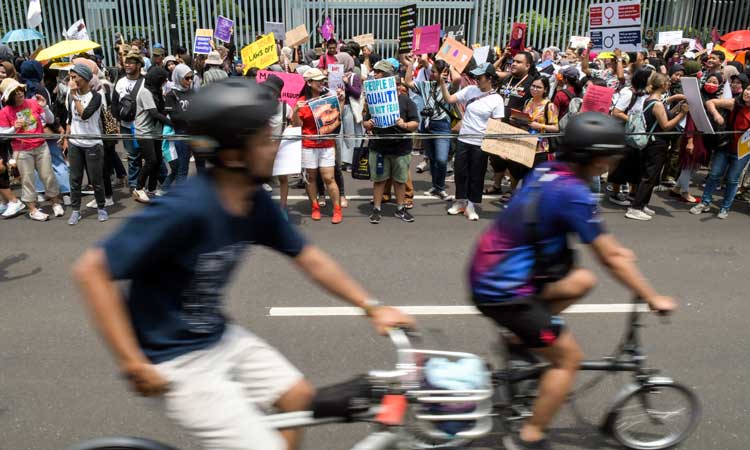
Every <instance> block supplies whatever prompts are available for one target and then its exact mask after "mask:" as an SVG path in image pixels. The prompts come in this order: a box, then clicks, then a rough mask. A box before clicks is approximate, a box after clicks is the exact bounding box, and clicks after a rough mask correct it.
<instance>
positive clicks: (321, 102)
mask: <svg viewBox="0 0 750 450" xmlns="http://www.w3.org/2000/svg"><path fill="white" fill-rule="evenodd" d="M307 105H308V106H309V107H310V110H311V111H312V114H313V118H314V119H315V126H316V127H318V134H333V133H335V132H336V131H337V130H338V129H339V126H341V111H340V110H339V99H338V97H336V96H335V95H327V96H325V97H319V98H316V99H315V100H310V101H309V102H307Z"/></svg>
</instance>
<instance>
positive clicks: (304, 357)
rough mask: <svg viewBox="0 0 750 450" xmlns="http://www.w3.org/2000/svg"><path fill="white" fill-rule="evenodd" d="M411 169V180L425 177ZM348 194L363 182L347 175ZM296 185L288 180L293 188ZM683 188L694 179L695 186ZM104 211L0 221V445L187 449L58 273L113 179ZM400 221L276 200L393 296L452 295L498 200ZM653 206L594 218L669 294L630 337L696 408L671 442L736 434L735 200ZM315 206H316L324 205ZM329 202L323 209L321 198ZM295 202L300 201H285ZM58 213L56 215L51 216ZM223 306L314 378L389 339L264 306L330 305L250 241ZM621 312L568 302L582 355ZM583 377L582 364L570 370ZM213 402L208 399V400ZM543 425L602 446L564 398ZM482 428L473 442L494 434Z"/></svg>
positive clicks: (448, 328)
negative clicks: (641, 215) (140, 441)
mask: <svg viewBox="0 0 750 450" xmlns="http://www.w3.org/2000/svg"><path fill="white" fill-rule="evenodd" d="M425 180H426V177H424V176H418V177H417V188H418V191H422V190H424V189H426V188H427V187H428V185H427V183H426V181H425ZM347 183H348V186H347V187H348V192H349V193H350V194H355V193H356V194H364V195H367V194H368V192H369V189H368V185H367V183H363V182H356V183H354V182H351V181H350V178H347ZM292 193H293V194H294V195H301V194H302V191H297V190H295V191H293V192H292ZM696 193H697V192H696ZM119 197H120V198H119V199H118V201H117V205H116V206H115V207H114V208H112V209H111V210H110V216H111V219H110V221H109V222H107V223H105V224H100V223H98V222H96V215H95V214H93V215H91V214H89V215H87V216H85V217H84V219H83V220H82V222H81V223H80V224H79V225H78V226H76V227H70V226H68V225H67V224H66V220H63V219H54V220H51V221H49V222H47V223H37V222H33V221H31V220H29V219H27V218H25V217H19V218H16V219H12V220H6V221H3V222H0V242H2V247H0V308H2V313H0V449H2V450H24V449H34V450H37V449H39V450H46V449H50V450H51V449H64V448H67V447H68V446H70V445H72V444H73V443H76V442H78V441H81V440H83V439H87V438H91V437H98V436H106V435H134V436H145V437H151V438H155V439H158V440H162V441H164V442H167V443H170V444H172V445H175V446H177V447H179V448H181V449H197V448H198V447H197V446H196V445H195V444H194V443H191V442H190V440H189V439H188V438H187V437H186V436H184V435H183V434H182V433H181V432H180V431H179V430H177V429H176V428H175V427H174V426H172V425H171V424H170V423H169V422H168V421H167V420H165V419H164V418H162V417H161V416H160V415H159V414H158V413H157V411H156V409H155V408H154V405H153V404H152V403H151V402H150V401H149V400H145V399H142V398H137V397H134V396H133V395H131V394H130V393H129V392H128V390H127V387H126V385H125V384H124V383H123V382H122V381H121V380H120V379H119V378H118V377H117V374H116V372H115V368H114V365H113V364H112V360H111V358H110V356H109V355H108V353H107V351H106V350H105V349H104V347H103V346H102V344H101V342H100V341H99V339H98V337H97V335H96V332H95V331H94V330H93V329H92V328H91V326H90V324H89V321H88V318H87V316H86V314H85V312H84V310H83V308H82V305H81V303H80V300H79V296H78V294H77V293H76V291H75V289H74V287H73V285H72V283H71V281H70V277H69V268H70V266H71V263H72V262H73V261H74V260H75V258H76V257H77V256H78V255H79V254H80V253H81V252H82V251H83V250H84V249H85V248H86V247H87V246H89V245H91V244H92V243H94V242H96V241H97V240H98V239H100V238H102V237H104V236H105V235H106V234H107V233H109V232H111V231H112V230H114V229H115V228H116V227H117V226H119V225H121V224H122V223H123V221H124V219H125V218H127V217H128V216H129V215H130V214H132V213H133V212H134V211H136V210H137V209H138V208H140V206H138V205H136V204H134V203H133V202H132V201H131V200H130V199H129V198H127V197H126V196H125V193H124V192H122V193H120V194H119ZM416 203H417V205H416V207H415V208H414V210H413V213H414V216H415V217H416V222H415V223H412V224H407V223H402V222H400V221H398V220H397V219H395V218H393V217H391V216H390V215H389V214H390V213H392V211H391V210H389V209H388V207H386V209H385V217H384V220H383V222H382V223H381V224H379V225H377V226H375V225H370V224H369V223H368V222H367V213H368V212H369V205H368V204H367V201H366V200H361V201H354V202H352V206H351V207H350V208H349V209H348V210H347V211H346V216H345V221H344V223H343V224H342V225H339V226H334V225H331V224H330V223H329V220H326V217H325V215H326V210H325V209H324V220H323V221H321V222H318V223H314V222H311V221H310V220H309V219H308V218H307V217H305V216H304V213H306V212H307V211H309V209H308V207H307V206H306V202H304V201H292V202H291V204H292V209H293V212H292V216H291V220H293V221H294V222H296V223H298V224H299V226H300V228H301V229H302V231H303V232H304V233H305V234H306V235H307V236H308V237H309V238H310V240H311V241H312V242H314V243H316V244H318V245H319V246H321V247H322V248H324V249H325V250H327V251H328V252H330V253H331V254H332V255H334V257H335V258H336V259H337V260H338V261H339V262H341V263H342V264H343V265H344V267H346V268H347V269H348V270H350V271H351V272H352V273H353V274H354V275H355V276H356V277H357V278H359V279H360V280H361V281H362V282H363V283H364V284H365V285H366V286H367V287H368V288H369V289H371V290H372V292H373V293H374V294H375V295H376V296H377V297H378V298H381V299H383V300H384V301H386V302H388V303H390V304H395V305H464V304H466V294H465V292H466V287H465V282H464V279H465V277H464V272H465V265H466V261H467V258H468V253H469V251H470V249H471V247H472V245H473V242H474V240H475V238H476V237H477V235H478V233H479V232H480V230H481V229H482V228H484V227H485V226H487V225H488V224H489V221H490V220H491V218H492V217H493V215H494V214H495V213H496V212H497V211H498V207H497V205H496V204H493V203H490V202H485V208H484V209H483V211H482V214H481V220H480V221H479V222H478V223H471V222H468V221H466V220H465V219H464V218H462V217H448V216H446V214H445V205H444V204H443V203H442V202H440V201H436V200H418V201H417V202H416ZM653 203H654V209H655V210H656V211H657V216H656V218H655V219H654V220H653V221H651V222H648V223H642V222H635V221H630V220H627V219H625V218H624V217H623V211H622V210H620V209H614V208H612V207H611V206H610V205H607V204H606V203H605V204H604V205H603V214H604V216H605V218H606V220H607V222H608V226H609V228H610V230H612V231H613V232H614V233H616V234H617V236H618V237H619V238H620V239H621V240H622V241H623V242H624V243H625V244H627V245H628V246H630V247H631V248H632V249H634V250H635V251H636V252H637V254H638V256H639V259H640V263H641V265H642V267H643V270H644V271H645V273H646V274H647V275H648V277H649V278H650V279H652V280H653V282H654V284H655V285H656V286H657V288H658V289H659V290H661V291H663V292H664V293H667V294H670V295H673V296H675V297H676V298H678V299H679V302H680V311H679V313H678V314H676V315H675V316H674V318H673V320H672V321H671V323H669V324H667V325H662V324H659V322H658V321H657V320H655V319H654V318H650V319H649V320H648V328H647V329H646V330H645V342H646V345H647V348H648V350H649V357H650V362H651V364H652V365H653V366H654V367H659V368H662V369H663V370H664V373H665V374H667V375H669V376H672V377H674V378H675V379H677V380H679V381H681V382H682V383H684V384H686V385H688V386H690V387H692V388H693V389H695V390H696V392H697V393H698V394H699V396H700V399H701V401H702V403H703V406H704V416H703V420H702V422H701V424H700V427H699V428H698V430H697V432H696V433H695V434H694V435H693V436H692V438H691V439H690V440H689V441H688V442H687V443H686V444H685V445H683V446H682V448H684V449H691V450H708V449H717V450H735V449H736V450H740V449H745V448H747V442H748V438H750V432H748V428H747V423H748V422H747V417H748V412H749V411H748V409H750V407H749V406H748V405H750V393H749V391H748V389H747V387H746V385H747V373H748V371H749V369H750V360H748V358H747V356H746V355H747V348H748V344H749V342H748V332H747V323H748V322H747V317H748V315H750V305H749V304H748V303H747V298H748V295H747V286H748V281H747V278H746V277H747V274H748V273H749V270H750V258H749V257H748V255H750V240H748V236H750V232H749V231H748V225H750V217H749V216H748V213H749V212H750V208H748V205H747V204H746V203H742V202H738V203H737V204H736V208H735V211H733V213H732V214H731V215H730V217H729V219H727V220H724V221H721V220H718V219H715V218H714V217H713V216H709V215H702V216H700V217H695V216H691V215H690V214H688V213H687V207H686V206H685V205H681V204H676V203H674V202H669V201H665V199H664V198H663V197H662V196H661V195H657V196H655V199H654V202H653ZM329 208H330V207H329ZM328 213H329V214H330V211H329V212H328ZM301 214H302V215H301ZM66 218H67V214H66ZM582 262H583V265H584V266H588V267H594V268H595V269H594V270H596V272H597V273H599V274H600V284H599V285H598V287H597V288H596V290H595V291H594V292H593V294H592V295H591V296H590V297H589V298H588V299H587V300H586V301H585V302H586V303H598V304H600V303H626V302H627V301H628V299H629V296H628V294H627V292H626V291H625V290H624V289H622V288H621V287H620V286H618V285H617V284H616V283H615V282H614V281H613V280H612V279H611V278H608V277H607V276H606V275H605V274H604V273H602V271H601V270H599V269H597V268H596V266H595V264H594V261H593V260H592V258H591V256H590V255H589V254H587V253H584V257H583V261H582ZM228 294H229V295H228V298H229V305H228V308H229V309H230V311H231V314H232V316H233V317H234V318H235V319H236V321H237V322H239V323H240V324H243V325H245V326H247V327H249V328H250V329H252V330H253V331H255V332H256V333H257V334H259V335H260V336H263V337H265V338H266V339H268V340H269V341H270V342H271V343H273V344H274V345H276V346H277V347H278V348H279V349H280V350H281V351H282V352H283V353H284V354H286V355H288V357H289V358H290V360H291V361H293V362H294V363H295V364H296V365H297V366H298V367H299V368H300V369H301V370H302V371H303V372H304V373H305V374H307V376H308V377H309V378H310V380H312V382H313V383H314V384H316V385H323V384H325V383H331V382H335V381H341V380H343V379H346V378H347V377H349V376H351V375H354V374H358V373H363V372H365V371H367V370H370V369H376V368H384V369H387V368H389V367H391V366H392V364H393V356H394V353H393V350H392V348H391V347H390V346H389V342H388V341H387V340H386V339H384V338H379V337H377V336H375V334H374V332H373V330H372V329H371V328H370V326H369V324H368V323H367V321H366V320H365V319H362V318H351V317H307V318H299V317H272V316H269V308H270V307H275V306H276V307H278V306H290V307H291V306H335V305H341V303H339V302H338V301H336V300H334V299H332V298H330V297H329V296H328V295H326V294H325V293H323V292H322V291H321V290H320V289H318V288H316V287H315V286H313V285H311V284H310V282H308V281H307V280H306V279H305V278H304V277H303V276H302V275H301V274H299V273H298V272H297V271H296V270H295V269H294V268H293V267H292V266H291V265H290V264H289V262H288V261H287V260H285V258H283V257H281V256H278V255H275V254H272V253H270V252H268V251H266V250H264V249H254V250H253V251H252V252H251V253H250V254H249V255H248V257H247V258H246V262H245V263H244V264H243V265H242V266H241V267H240V269H239V270H238V272H237V274H236V276H235V277H234V281H233V284H232V288H231V290H230V291H229V293H228ZM625 318H626V316H625V315H624V314H622V313H599V314H578V315H570V316H568V321H569V324H570V326H571V328H573V329H574V331H575V334H576V335H577V336H578V338H579V340H580V341H581V342H582V344H583V346H584V348H585V349H586V351H587V353H589V354H591V355H597V354H605V353H606V352H608V351H610V350H611V349H612V348H613V347H614V346H615V344H616V342H617V339H618V338H619V334H620V333H621V331H622V327H623V324H624V320H625ZM418 319H419V324H420V327H421V328H422V329H425V330H431V329H436V330H440V333H438V334H437V335H436V336H435V337H433V338H431V341H430V342H433V343H435V346H436V347H440V348H444V349H453V350H465V351H472V352H476V353H480V354H486V353H487V351H488V350H489V347H490V343H491V342H492V336H493V331H492V327H491V326H490V324H489V323H488V322H487V321H485V320H484V319H482V318H481V317H479V316H471V315H464V316H455V317H450V316H420V317H419V318H418ZM587 377H588V375H582V376H581V379H580V381H585V380H586V379H587ZM627 381H628V380H627V378H626V377H624V376H620V377H618V378H615V379H614V380H612V381H607V382H606V383H605V385H604V386H603V387H602V388H600V389H597V390H595V391H593V392H591V393H590V394H589V395H587V396H586V397H584V398H583V399H582V400H581V402H580V404H579V405H580V407H581V408H580V409H581V410H582V412H583V416H584V418H586V419H587V420H589V421H593V420H595V419H596V418H598V417H600V416H601V415H602V414H603V412H604V411H605V409H606V405H607V403H608V401H609V400H611V398H612V395H613V394H614V392H615V391H616V390H617V388H619V386H621V385H622V384H624V383H625V382H627ZM217 407H220V405H217ZM366 432H367V427H366V426H363V425H337V426H328V427H324V428H319V429H314V430H311V431H310V432H309V433H307V435H306V437H305V440H304V445H303V447H304V448H305V449H313V450H337V449H342V450H344V449H348V448H350V446H351V445H352V444H353V443H354V442H356V441H357V439H358V438H362V437H363V436H364V435H365V434H366ZM552 436H553V439H554V441H555V442H556V444H557V445H556V447H555V448H559V449H575V448H587V449H600V448H617V446H616V445H615V444H613V443H612V442H610V441H608V440H606V439H603V438H601V437H599V436H598V435H597V433H596V432H595V431H594V430H593V429H592V428H591V427H590V426H588V425H586V424H585V423H580V422H577V421H576V420H575V418H574V416H573V414H572V412H571V410H570V409H569V408H566V409H565V410H564V411H563V412H562V413H561V415H560V418H559V420H557V421H556V422H555V425H554V427H553V430H552ZM498 439H499V438H498V437H497V436H493V437H491V438H489V439H485V440H484V441H483V444H482V445H484V446H485V447H492V448H502V445H500V443H499V441H498Z"/></svg>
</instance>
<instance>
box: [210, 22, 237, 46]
mask: <svg viewBox="0 0 750 450" xmlns="http://www.w3.org/2000/svg"><path fill="white" fill-rule="evenodd" d="M232 33H234V21H233V20H231V19H228V18H226V17H224V16H217V17H216V29H215V31H214V37H215V38H216V39H218V40H220V41H224V42H230V41H231V40H232Z"/></svg>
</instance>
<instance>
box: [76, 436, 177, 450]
mask: <svg viewBox="0 0 750 450" xmlns="http://www.w3.org/2000/svg"><path fill="white" fill-rule="evenodd" d="M68 450H177V449H176V448H174V447H170V446H168V445H165V444H162V443H159V442H156V441H152V440H151V439H142V438H133V437H105V438H98V439H92V440H90V441H86V442H82V443H80V444H78V445H76V446H75V447H71V448H70V449H68Z"/></svg>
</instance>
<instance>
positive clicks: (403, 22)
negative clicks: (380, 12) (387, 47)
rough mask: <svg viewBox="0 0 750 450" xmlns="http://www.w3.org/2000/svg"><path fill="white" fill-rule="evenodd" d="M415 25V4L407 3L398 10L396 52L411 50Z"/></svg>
mask: <svg viewBox="0 0 750 450" xmlns="http://www.w3.org/2000/svg"><path fill="white" fill-rule="evenodd" d="M416 26H417V5H407V6H403V7H401V8H399V10H398V52H399V53H409V52H411V44H412V41H413V40H414V27H416Z"/></svg>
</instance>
